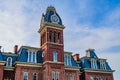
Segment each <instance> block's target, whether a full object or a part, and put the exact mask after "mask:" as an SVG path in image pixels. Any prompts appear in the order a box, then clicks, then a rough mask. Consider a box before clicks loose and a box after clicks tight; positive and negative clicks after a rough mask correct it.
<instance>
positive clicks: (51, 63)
mask: <svg viewBox="0 0 120 80" xmlns="http://www.w3.org/2000/svg"><path fill="white" fill-rule="evenodd" d="M46 63H51V64H64V62H53V61H45V62H43V64H46Z"/></svg>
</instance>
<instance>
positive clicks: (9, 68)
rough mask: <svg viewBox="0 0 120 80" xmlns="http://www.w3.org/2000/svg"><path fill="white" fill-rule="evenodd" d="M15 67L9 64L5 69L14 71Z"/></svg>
mask: <svg viewBox="0 0 120 80" xmlns="http://www.w3.org/2000/svg"><path fill="white" fill-rule="evenodd" d="M14 69H15V67H7V66H4V70H7V71H14Z"/></svg>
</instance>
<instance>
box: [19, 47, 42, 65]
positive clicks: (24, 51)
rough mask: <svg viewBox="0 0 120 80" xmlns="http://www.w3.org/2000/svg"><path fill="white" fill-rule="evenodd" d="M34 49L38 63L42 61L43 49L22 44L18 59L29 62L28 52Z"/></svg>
mask: <svg viewBox="0 0 120 80" xmlns="http://www.w3.org/2000/svg"><path fill="white" fill-rule="evenodd" d="M29 51H34V52H36V54H37V63H42V50H41V49H40V48H35V47H30V46H22V47H21V48H20V50H19V52H18V54H19V56H18V59H17V61H19V62H27V58H28V52H29Z"/></svg>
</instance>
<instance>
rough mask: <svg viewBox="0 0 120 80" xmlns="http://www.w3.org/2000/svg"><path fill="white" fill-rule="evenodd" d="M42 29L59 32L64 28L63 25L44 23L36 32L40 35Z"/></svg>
mask: <svg viewBox="0 0 120 80" xmlns="http://www.w3.org/2000/svg"><path fill="white" fill-rule="evenodd" d="M44 27H47V28H53V29H59V30H63V29H64V28H65V26H64V25H59V24H55V23H49V22H44V23H42V24H41V27H40V29H39V30H38V32H39V33H40V32H41V31H42V29H43V28H44Z"/></svg>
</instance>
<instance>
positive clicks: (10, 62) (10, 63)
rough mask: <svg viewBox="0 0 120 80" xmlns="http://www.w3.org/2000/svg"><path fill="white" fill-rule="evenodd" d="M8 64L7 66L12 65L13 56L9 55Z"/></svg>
mask: <svg viewBox="0 0 120 80" xmlns="http://www.w3.org/2000/svg"><path fill="white" fill-rule="evenodd" d="M6 66H7V67H11V66H12V58H11V57H8V58H7V63H6Z"/></svg>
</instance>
